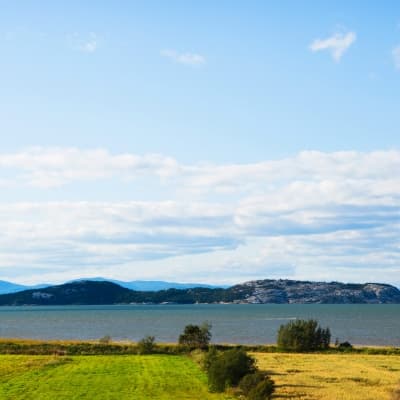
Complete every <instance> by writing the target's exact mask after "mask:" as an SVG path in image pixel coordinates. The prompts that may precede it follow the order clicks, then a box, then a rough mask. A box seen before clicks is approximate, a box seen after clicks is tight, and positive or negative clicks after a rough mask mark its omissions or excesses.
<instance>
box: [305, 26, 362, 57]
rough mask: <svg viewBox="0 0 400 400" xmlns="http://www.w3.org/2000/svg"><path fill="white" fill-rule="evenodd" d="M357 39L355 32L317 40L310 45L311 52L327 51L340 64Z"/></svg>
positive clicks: (336, 34)
mask: <svg viewBox="0 0 400 400" xmlns="http://www.w3.org/2000/svg"><path fill="white" fill-rule="evenodd" d="M356 37H357V36H356V34H355V33H354V32H348V33H346V34H344V33H335V34H334V35H333V36H331V37H329V38H326V39H315V40H314V41H313V42H312V43H311V45H310V50H311V51H313V52H316V51H322V50H327V51H329V52H330V53H331V55H332V58H333V59H334V60H335V61H336V62H339V61H340V59H341V58H342V56H343V54H344V53H345V52H346V51H347V49H348V48H349V47H350V46H351V45H352V44H353V43H354V42H355V40H356Z"/></svg>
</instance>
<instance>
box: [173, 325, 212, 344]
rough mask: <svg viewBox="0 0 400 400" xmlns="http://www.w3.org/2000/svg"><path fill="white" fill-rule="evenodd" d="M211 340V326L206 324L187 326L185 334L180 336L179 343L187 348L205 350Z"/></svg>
mask: <svg viewBox="0 0 400 400" xmlns="http://www.w3.org/2000/svg"><path fill="white" fill-rule="evenodd" d="M210 340H211V324H209V323H207V322H204V323H203V324H202V325H201V326H199V325H192V324H190V325H186V326H185V329H184V331H183V333H182V334H181V335H179V339H178V342H179V344H180V345H183V346H187V347H189V348H191V349H194V348H199V349H204V348H206V347H207V346H208V344H209V343H210Z"/></svg>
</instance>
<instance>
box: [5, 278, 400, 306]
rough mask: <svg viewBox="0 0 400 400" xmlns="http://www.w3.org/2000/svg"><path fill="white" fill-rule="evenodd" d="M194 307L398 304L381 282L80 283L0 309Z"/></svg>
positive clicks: (8, 301) (23, 296)
mask: <svg viewBox="0 0 400 400" xmlns="http://www.w3.org/2000/svg"><path fill="white" fill-rule="evenodd" d="M129 303H135V304H171V303H176V304H193V303H242V304H265V303H279V304H285V303H289V304H290V303H306V304H310V303H320V304H330V303H332V304H352V303H358V304H383V303H384V304H389V303H397V304H400V291H399V290H398V289H397V288H395V287H394V286H391V285H387V284H380V283H365V284H345V283H340V282H330V283H325V282H303V281H291V280H268V279H265V280H257V281H250V282H245V283H243V284H239V285H235V286H232V287H230V288H226V289H224V288H204V287H203V288H202V287H198V288H189V289H167V290H159V291H135V290H131V289H128V288H124V287H122V286H120V285H117V284H116V283H113V282H108V281H102V280H97V281H96V280H94V281H92V280H90V281H88V280H82V281H74V282H70V283H65V284H63V285H57V286H50V287H46V288H42V289H29V290H24V291H21V292H17V293H9V294H3V295H0V305H78V304H87V305H89V304H99V305H100V304H129Z"/></svg>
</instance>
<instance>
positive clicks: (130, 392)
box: [0, 355, 230, 400]
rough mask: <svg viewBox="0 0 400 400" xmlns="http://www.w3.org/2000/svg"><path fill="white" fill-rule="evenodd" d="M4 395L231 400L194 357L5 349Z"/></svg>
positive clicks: (18, 399) (14, 398)
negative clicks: (210, 383)
mask: <svg viewBox="0 0 400 400" xmlns="http://www.w3.org/2000/svg"><path fill="white" fill-rule="evenodd" d="M0 399H2V400H22V399H24V400H30V399H32V400H33V399H35V400H51V399H57V400H62V399H68V400H74V399H87V400H93V399H96V400H103V399H104V400H106V399H107V400H112V399H116V400H117V399H118V400H122V399H135V400H142V399H143V400H154V399H160V400H173V399H176V400H185V399H187V400H189V399H191V400H192V399H193V400H228V399H230V397H228V396H226V395H224V394H211V393H208V389H207V380H206V376H205V374H204V373H203V372H202V371H201V370H200V368H199V367H198V365H197V364H195V363H194V362H193V361H192V360H190V359H189V358H188V357H184V356H174V355H148V356H120V355H119V356H72V357H54V356H27V355H13V356H10V355H0Z"/></svg>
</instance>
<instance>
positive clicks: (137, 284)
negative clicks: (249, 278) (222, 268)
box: [68, 277, 229, 292]
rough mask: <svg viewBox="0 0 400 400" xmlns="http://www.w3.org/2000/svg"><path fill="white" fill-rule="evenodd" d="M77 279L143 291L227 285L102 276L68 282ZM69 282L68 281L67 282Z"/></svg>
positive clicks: (224, 286) (225, 286)
mask: <svg viewBox="0 0 400 400" xmlns="http://www.w3.org/2000/svg"><path fill="white" fill-rule="evenodd" d="M77 281H107V282H112V283H116V284H117V285H120V286H122V287H124V288H127V289H131V290H137V291H144V292H155V291H158V290H168V289H190V288H195V287H202V288H209V289H216V288H228V287H229V286H228V285H208V284H205V283H179V282H166V281H128V282H126V281H119V280H116V279H106V278H102V277H96V278H83V279H78V280H74V281H70V282H77ZM68 283H69V282H68Z"/></svg>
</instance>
